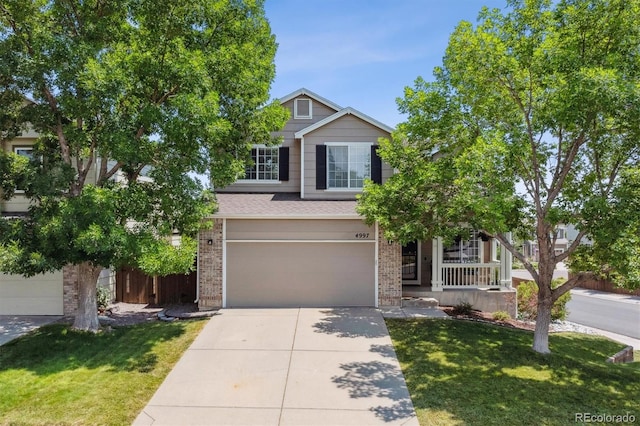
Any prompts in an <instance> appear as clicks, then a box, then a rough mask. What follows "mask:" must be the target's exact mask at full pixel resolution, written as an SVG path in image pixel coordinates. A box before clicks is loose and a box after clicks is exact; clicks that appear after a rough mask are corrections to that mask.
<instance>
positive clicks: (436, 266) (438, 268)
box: [431, 237, 442, 291]
mask: <svg viewBox="0 0 640 426" xmlns="http://www.w3.org/2000/svg"><path fill="white" fill-rule="evenodd" d="M431 291H442V238H440V237H438V238H435V239H433V240H432V241H431Z"/></svg>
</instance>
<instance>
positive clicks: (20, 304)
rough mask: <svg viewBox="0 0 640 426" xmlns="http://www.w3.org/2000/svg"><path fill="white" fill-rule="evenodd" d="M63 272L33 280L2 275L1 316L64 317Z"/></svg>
mask: <svg viewBox="0 0 640 426" xmlns="http://www.w3.org/2000/svg"><path fill="white" fill-rule="evenodd" d="M62 304H63V299H62V271H60V272H55V273H51V274H45V275H37V276H35V277H32V278H24V277H21V276H19V275H6V274H0V315H62V309H63V308H62Z"/></svg>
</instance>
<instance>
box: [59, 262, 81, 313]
mask: <svg viewBox="0 0 640 426" xmlns="http://www.w3.org/2000/svg"><path fill="white" fill-rule="evenodd" d="M62 300H63V302H62V313H63V314H64V315H65V316H75V315H76V314H77V313H78V267H77V266H76V265H67V266H65V267H64V268H62Z"/></svg>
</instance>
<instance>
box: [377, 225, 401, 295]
mask: <svg viewBox="0 0 640 426" xmlns="http://www.w3.org/2000/svg"><path fill="white" fill-rule="evenodd" d="M401 302H402V246H401V245H400V244H398V243H396V242H393V241H392V242H389V241H388V240H387V239H386V238H384V233H383V232H382V229H379V230H378V306H400V304H401Z"/></svg>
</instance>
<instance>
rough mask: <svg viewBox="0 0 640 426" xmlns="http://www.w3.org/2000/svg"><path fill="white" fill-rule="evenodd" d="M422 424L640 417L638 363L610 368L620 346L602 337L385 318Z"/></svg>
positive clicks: (561, 422)
mask: <svg viewBox="0 0 640 426" xmlns="http://www.w3.org/2000/svg"><path fill="white" fill-rule="evenodd" d="M387 326H388V328H389V332H390V333H391V338H392V340H393V343H394V347H395V350H396V353H397V355H398V359H399V360H400V364H401V366H402V370H403V373H404V376H405V379H406V382H407V386H408V388H409V392H410V393H411V399H412V400H413V404H414V406H415V409H416V412H417V415H418V419H419V421H420V424H421V425H423V426H425V425H463V424H464V425H503V426H504V425H533V424H536V425H567V424H575V421H574V420H575V413H591V414H596V413H597V414H610V415H624V414H625V413H629V414H633V415H634V416H635V419H636V421H638V420H639V419H640V405H639V404H638V401H640V364H639V363H636V362H634V363H630V364H610V363H606V362H605V359H606V358H607V357H609V356H610V355H613V354H615V353H616V352H618V351H619V350H621V349H622V348H623V346H622V345H620V344H617V343H615V342H612V341H610V340H607V339H605V338H601V337H595V336H588V335H582V334H575V333H562V334H553V335H551V336H550V348H551V351H552V354H551V355H548V356H544V355H540V354H537V353H535V352H533V350H532V349H531V344H532V341H533V340H532V339H533V336H532V334H531V333H530V332H525V331H521V330H513V329H507V328H503V327H497V326H492V325H485V324H479V323H473V322H467V321H455V320H451V321H443V320H433V319H432V320H428V319H427V320H399V319H389V320H387Z"/></svg>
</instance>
